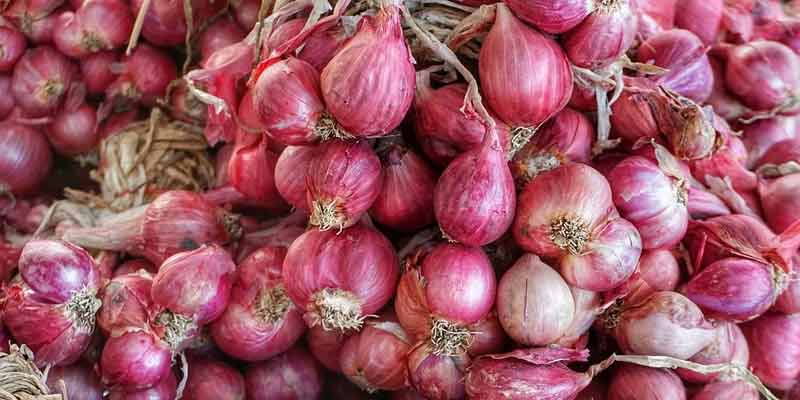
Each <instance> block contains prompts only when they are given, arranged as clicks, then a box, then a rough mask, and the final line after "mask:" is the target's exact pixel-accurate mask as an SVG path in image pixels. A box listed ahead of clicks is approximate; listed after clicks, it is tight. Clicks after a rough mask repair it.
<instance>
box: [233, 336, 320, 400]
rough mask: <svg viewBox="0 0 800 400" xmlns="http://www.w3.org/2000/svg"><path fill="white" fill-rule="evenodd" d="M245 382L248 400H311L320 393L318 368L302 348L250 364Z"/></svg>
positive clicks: (295, 348) (292, 349) (316, 397)
mask: <svg viewBox="0 0 800 400" xmlns="http://www.w3.org/2000/svg"><path fill="white" fill-rule="evenodd" d="M244 379H245V385H246V387H247V399H248V400H267V399H269V400H304V399H309V400H314V399H318V398H320V397H319V396H320V393H321V392H322V376H321V371H320V369H319V365H318V364H317V362H316V361H315V360H314V358H313V357H311V355H310V354H308V352H307V351H306V350H305V349H303V348H301V347H293V348H291V349H289V351H287V352H285V353H283V354H281V355H278V356H276V357H273V358H271V359H269V360H267V361H264V362H261V363H257V364H251V365H250V366H249V367H248V368H247V370H246V371H245V378H244Z"/></svg>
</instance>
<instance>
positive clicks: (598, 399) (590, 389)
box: [575, 379, 608, 400]
mask: <svg viewBox="0 0 800 400" xmlns="http://www.w3.org/2000/svg"><path fill="white" fill-rule="evenodd" d="M606 393H608V383H606V382H605V381H602V380H600V379H594V380H592V383H590V384H589V386H587V387H586V388H585V389H583V390H581V392H580V393H578V397H576V398H575V400H608V398H607V396H606Z"/></svg>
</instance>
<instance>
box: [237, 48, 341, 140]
mask: <svg viewBox="0 0 800 400" xmlns="http://www.w3.org/2000/svg"><path fill="white" fill-rule="evenodd" d="M253 90H254V92H253V96H254V98H253V100H254V105H255V109H256V111H257V113H258V117H259V120H260V122H261V124H262V126H263V128H264V129H265V130H266V132H267V134H268V135H269V136H270V138H272V139H275V140H277V141H279V142H281V143H284V144H289V145H308V144H312V143H314V142H316V141H317V140H319V138H318V137H317V136H316V134H315V132H314V127H315V126H316V124H317V121H318V120H319V118H320V116H321V115H322V113H323V112H324V111H325V104H324V103H323V102H322V97H321V94H320V89H319V72H317V70H316V69H314V67H313V66H312V65H311V64H309V63H307V62H305V61H303V60H300V59H297V58H294V57H290V58H287V59H285V60H281V61H278V62H276V63H275V64H272V65H270V66H269V67H267V68H266V69H265V70H264V71H263V72H262V73H261V75H260V76H259V77H258V80H257V81H256V84H255V86H254V87H253Z"/></svg>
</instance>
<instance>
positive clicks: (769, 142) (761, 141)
mask: <svg viewBox="0 0 800 400" xmlns="http://www.w3.org/2000/svg"><path fill="white" fill-rule="evenodd" d="M799 129H800V118H798V117H783V116H775V117H773V118H769V119H762V120H759V121H755V122H753V123H752V124H750V125H747V126H745V127H744V137H743V138H742V142H744V145H745V147H746V148H747V167H748V168H754V167H755V166H756V163H757V162H758V160H760V159H761V157H762V156H764V154H766V153H767V151H769V149H770V148H772V146H774V145H775V144H776V143H779V142H781V141H784V140H789V139H795V138H797V136H798V134H797V132H798V130H799Z"/></svg>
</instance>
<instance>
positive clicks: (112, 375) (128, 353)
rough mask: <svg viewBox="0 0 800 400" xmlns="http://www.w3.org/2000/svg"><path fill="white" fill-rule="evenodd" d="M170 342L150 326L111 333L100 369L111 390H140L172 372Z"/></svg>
mask: <svg viewBox="0 0 800 400" xmlns="http://www.w3.org/2000/svg"><path fill="white" fill-rule="evenodd" d="M171 358H172V353H171V351H170V349H169V346H168V345H167V344H166V343H165V342H163V341H162V340H161V339H159V338H158V336H156V335H155V334H154V333H152V332H150V331H148V330H141V329H131V330H125V331H120V332H118V333H117V334H116V335H114V336H111V337H109V338H108V341H106V344H105V347H103V355H102V357H101V359H100V370H101V371H102V373H101V377H102V379H103V385H105V386H106V387H108V388H109V389H111V390H122V391H136V390H142V389H148V388H151V387H153V386H155V385H157V384H158V383H159V382H160V381H161V379H163V377H165V376H166V375H167V374H169V373H170V364H171Z"/></svg>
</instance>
